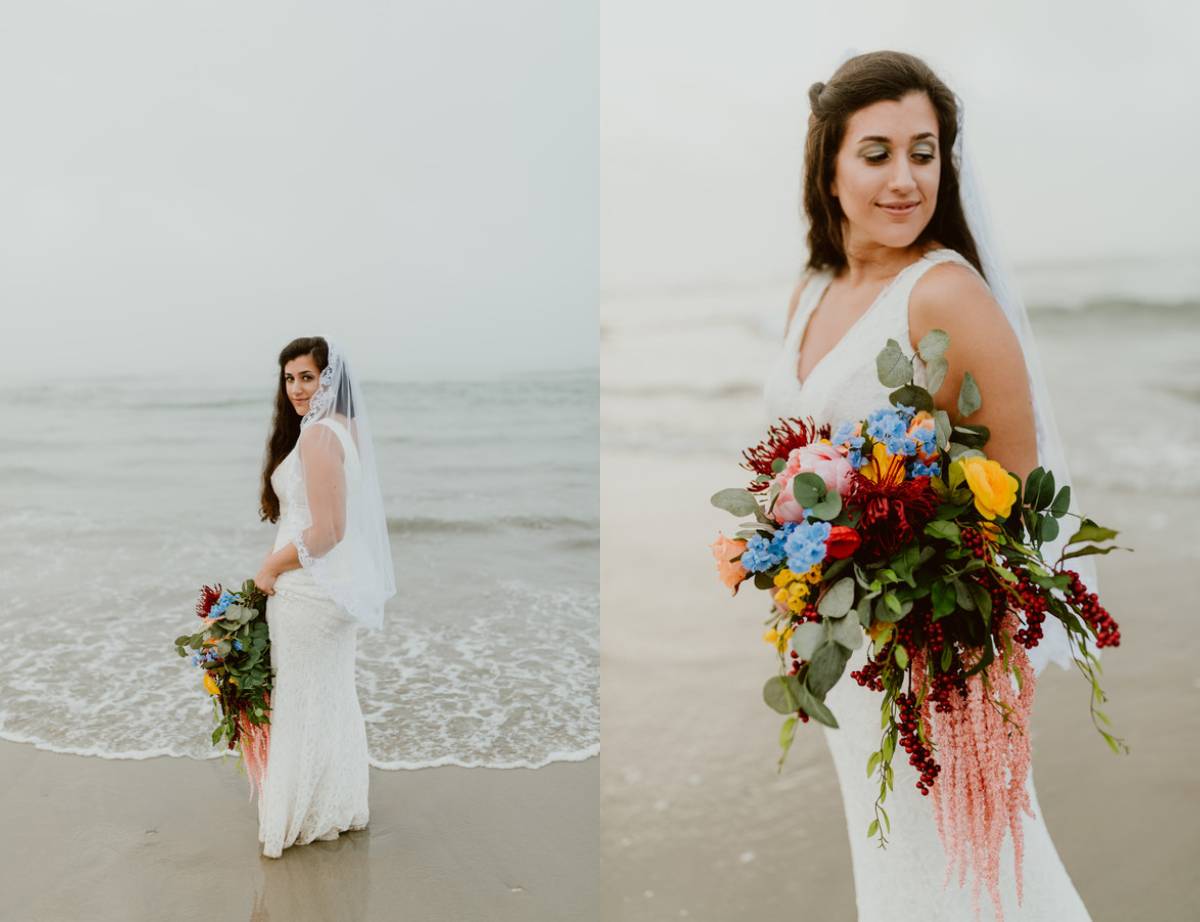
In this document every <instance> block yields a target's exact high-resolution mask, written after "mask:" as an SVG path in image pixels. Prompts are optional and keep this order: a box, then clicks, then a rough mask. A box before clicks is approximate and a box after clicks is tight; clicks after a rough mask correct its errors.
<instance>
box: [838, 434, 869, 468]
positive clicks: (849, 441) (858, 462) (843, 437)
mask: <svg viewBox="0 0 1200 922" xmlns="http://www.w3.org/2000/svg"><path fill="white" fill-rule="evenodd" d="M855 425H856V423H853V422H843V423H839V424H838V427H837V429H835V430H834V433H833V435H832V436H831V437H830V441H831V442H833V444H834V445H849V446H850V453H849V454H848V455H846V460H847V461H849V462H850V466H851V467H852V468H854V469H855V470H858V469H859V468H860V467H862V463H863V459H862V447H863V443H864V442H865V441H866V439H864V438H863V437H862V436H861V435H855V434H854V427H855Z"/></svg>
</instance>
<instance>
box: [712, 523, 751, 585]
mask: <svg viewBox="0 0 1200 922" xmlns="http://www.w3.org/2000/svg"><path fill="white" fill-rule="evenodd" d="M709 547H711V548H712V553H713V558H714V559H715V560H716V561H717V573H718V574H720V577H721V582H723V583H724V584H725V585H726V586H728V587H729V588H730V589H732V590H733V595H737V591H738V587H739V586H741V584H742V581H743V580H744V579H745V578H746V577H747V576H749V575H750V574H749V573H748V572H747V571H746V568H745V567H743V566H742V563H741V561H740V560H734V559H733V558H734V557H740V556H741V554H742V551H744V550H745V549H746V542H745V541H742V540H741V539H740V538H736V539H735V538H726V537H725V536H724V535H723V534H721V533H720V532H718V533H717V540H716V541H714V542H713V543H712V544H710V545H709Z"/></svg>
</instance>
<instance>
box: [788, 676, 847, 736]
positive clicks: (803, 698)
mask: <svg viewBox="0 0 1200 922" xmlns="http://www.w3.org/2000/svg"><path fill="white" fill-rule="evenodd" d="M796 696H797V697H798V698H799V699H800V707H802V708H804V713H806V714H807V715H808V716H809V717H811V718H812V719H813V720H815V721H816V722H817V723H821V724H824V725H825V726H827V727H832V728H833V729H834V730H836V729H837V725H838V722H837V720H836V719H835V718H834V716H833V711H831V710H829V708H828V706H826V704H825V702H824V701H822V700H821V699H819V698H818V697H817V696H816V695H814V694H813V693H812V692H810V691H809V690H808V689H807V688H805V687H804V686H803V685H798V691H797V694H796Z"/></svg>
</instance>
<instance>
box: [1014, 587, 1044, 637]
mask: <svg viewBox="0 0 1200 922" xmlns="http://www.w3.org/2000/svg"><path fill="white" fill-rule="evenodd" d="M1012 571H1013V574H1014V575H1015V576H1016V577H1017V594H1018V595H1019V596H1020V597H1021V610H1022V611H1024V612H1025V627H1023V628H1021V629H1020V630H1019V631H1017V632H1016V633H1015V634H1013V639H1014V640H1016V642H1017V643H1019V644H1020V645H1021V646H1023V647H1024V648H1025V649H1026V650H1032V649H1033V648H1034V647H1036V646H1037V645H1038V643H1039V642H1040V641H1041V639H1042V635H1043V631H1042V624H1043V623H1045V621H1046V599H1045V596H1043V595H1042V592H1043V590H1042V588H1041V587H1040V586H1038V585H1037V584H1036V583H1034V582H1033V580H1031V579H1030V578H1029V571H1028V570H1025V569H1023V568H1021V567H1017V566H1014V567H1013V568H1012Z"/></svg>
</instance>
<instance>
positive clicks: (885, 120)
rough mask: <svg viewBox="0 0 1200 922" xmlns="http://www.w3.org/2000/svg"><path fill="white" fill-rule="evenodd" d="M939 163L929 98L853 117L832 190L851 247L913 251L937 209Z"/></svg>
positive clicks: (917, 96) (919, 96) (881, 105)
mask: <svg viewBox="0 0 1200 922" xmlns="http://www.w3.org/2000/svg"><path fill="white" fill-rule="evenodd" d="M939 157H940V152H939V150H938V123H937V112H936V111H935V110H934V108H933V103H931V102H930V101H929V97H928V96H927V95H925V94H924V93H920V92H913V93H908V94H907V95H906V96H904V97H903V98H902V99H900V100H895V101H893V100H884V101H882V102H877V103H872V104H871V105H869V106H867V107H866V108H865V109H859V110H858V111H857V112H855V113H854V114H853V115H852V116H850V118H849V120H848V121H847V122H846V134H845V136H844V137H843V139H842V146H841V149H840V150H839V151H838V155H837V160H836V161H835V166H834V181H833V183H832V185H831V187H830V191H831V192H832V193H833V195H834V196H836V197H837V199H838V201H839V202H840V203H841V206H842V211H843V212H845V214H846V219H847V222H848V225H849V226H848V227H845V228H844V232H845V240H846V244H847V246H848V247H854V246H855V245H862V244H871V243H875V244H882V245H883V246H889V247H899V248H904V247H907V246H910V245H911V244H912V242H913V241H914V240H915V239H916V238H917V235H918V234H920V233H921V231H922V230H923V229H924V228H925V225H926V224H928V223H929V221H930V219H931V218H932V217H933V210H934V206H935V205H937V193H938V179H939V177H940V175H941V164H940V163H939V162H938V161H939ZM895 205H906V206H908V207H907V208H894V207H893V208H889V207H888V206H895Z"/></svg>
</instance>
